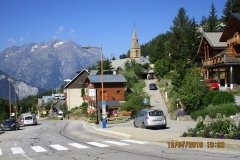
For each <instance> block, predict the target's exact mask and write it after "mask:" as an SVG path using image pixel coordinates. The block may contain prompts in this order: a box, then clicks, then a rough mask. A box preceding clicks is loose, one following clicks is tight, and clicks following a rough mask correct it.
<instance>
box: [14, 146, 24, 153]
mask: <svg viewBox="0 0 240 160" xmlns="http://www.w3.org/2000/svg"><path fill="white" fill-rule="evenodd" d="M11 150H12V153H13V154H24V153H25V152H24V151H23V149H22V148H20V147H16V148H11Z"/></svg>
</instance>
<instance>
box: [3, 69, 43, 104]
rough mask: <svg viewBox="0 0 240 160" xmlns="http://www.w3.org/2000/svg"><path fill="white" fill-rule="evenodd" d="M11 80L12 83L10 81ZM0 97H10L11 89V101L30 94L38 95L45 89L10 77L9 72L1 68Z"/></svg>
mask: <svg viewBox="0 0 240 160" xmlns="http://www.w3.org/2000/svg"><path fill="white" fill-rule="evenodd" d="M9 82H10V83H9ZM0 88H1V92H0V98H4V99H9V90H10V95H11V101H12V102H14V101H15V100H19V99H23V98H25V97H27V96H30V95H37V94H38V93H41V92H43V91H44V90H42V89H39V88H37V87H33V86H31V85H30V84H27V83H26V82H23V81H21V80H16V79H14V78H12V77H9V75H8V74H6V73H4V72H3V71H1V70H0Z"/></svg>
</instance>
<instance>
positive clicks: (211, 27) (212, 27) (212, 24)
mask: <svg viewBox="0 0 240 160" xmlns="http://www.w3.org/2000/svg"><path fill="white" fill-rule="evenodd" d="M216 13H217V11H216V8H215V5H214V3H213V2H212V5H211V10H210V13H209V14H210V15H209V16H208V19H207V31H208V32H217V31H218V29H217V27H218V24H219V22H218V17H217V15H216Z"/></svg>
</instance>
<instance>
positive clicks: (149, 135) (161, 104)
mask: <svg viewBox="0 0 240 160" xmlns="http://www.w3.org/2000/svg"><path fill="white" fill-rule="evenodd" d="M145 83H146V87H145V88H144V92H146V93H148V94H149V95H150V105H151V106H154V108H156V109H161V110H163V112H164V114H165V115H167V128H166V129H158V130H151V129H142V128H134V126H133V120H132V121H130V122H127V123H124V124H114V125H107V130H110V131H115V132H121V133H125V134H128V135H131V137H132V138H136V139H141V140H148V141H158V142H163V141H167V140H173V139H176V138H178V137H180V136H181V135H182V133H183V132H186V131H187V129H188V128H190V127H191V128H192V127H194V126H195V125H196V122H195V121H176V120H171V119H170V118H169V116H168V112H167V107H166V104H165V101H164V99H163V97H162V94H161V93H160V90H159V89H158V90H149V87H148V86H149V83H157V80H145Z"/></svg>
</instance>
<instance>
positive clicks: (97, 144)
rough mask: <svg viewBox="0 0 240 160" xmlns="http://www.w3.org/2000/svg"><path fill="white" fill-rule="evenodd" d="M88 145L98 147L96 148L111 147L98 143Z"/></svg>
mask: <svg viewBox="0 0 240 160" xmlns="http://www.w3.org/2000/svg"><path fill="white" fill-rule="evenodd" d="M87 144H90V145H92V146H96V147H101V148H102V147H109V145H106V144H102V143H97V142H88V143H87Z"/></svg>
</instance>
